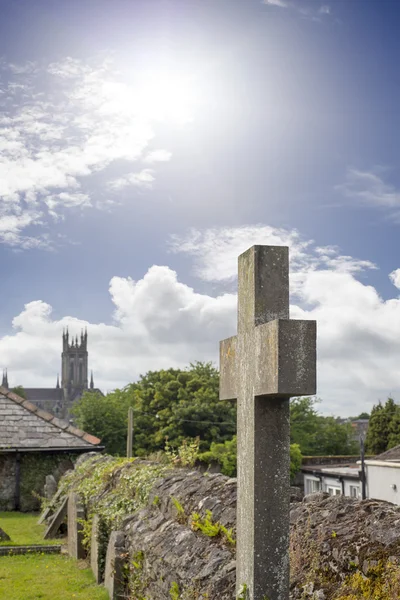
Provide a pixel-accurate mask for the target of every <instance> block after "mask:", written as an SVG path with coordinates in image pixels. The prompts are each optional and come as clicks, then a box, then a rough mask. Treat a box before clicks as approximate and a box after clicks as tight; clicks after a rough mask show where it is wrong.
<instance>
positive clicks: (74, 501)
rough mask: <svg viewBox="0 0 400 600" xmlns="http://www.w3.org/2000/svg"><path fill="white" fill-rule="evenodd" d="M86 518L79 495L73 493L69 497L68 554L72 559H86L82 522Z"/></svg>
mask: <svg viewBox="0 0 400 600" xmlns="http://www.w3.org/2000/svg"><path fill="white" fill-rule="evenodd" d="M84 518H85V511H84V510H83V505H82V502H81V500H80V498H79V496H78V495H77V494H75V493H74V492H71V493H70V494H69V496H68V554H69V555H70V556H72V558H75V559H80V558H85V556H86V552H85V549H84V547H83V526H82V523H81V522H80V521H81V520H82V519H84Z"/></svg>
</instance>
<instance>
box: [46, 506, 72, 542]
mask: <svg viewBox="0 0 400 600" xmlns="http://www.w3.org/2000/svg"><path fill="white" fill-rule="evenodd" d="M67 511H68V496H65V497H64V498H63V499H62V501H61V503H60V506H59V507H58V509H57V511H56V512H55V514H54V516H53V517H52V519H51V521H50V523H49V525H48V527H47V529H46V531H45V534H44V536H43V537H44V539H45V540H48V539H51V538H55V537H56V536H57V534H58V532H59V530H60V527H61V525H62V524H63V523H64V521H65V517H66V516H67Z"/></svg>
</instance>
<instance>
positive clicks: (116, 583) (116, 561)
mask: <svg viewBox="0 0 400 600" xmlns="http://www.w3.org/2000/svg"><path fill="white" fill-rule="evenodd" d="M125 561H126V549H125V534H124V533H123V531H113V532H111V535H110V541H109V542H108V548H107V556H106V571H105V576H104V585H105V587H106V589H107V591H108V595H109V597H110V600H123V599H124V598H125V597H126V596H125V580H124V564H125Z"/></svg>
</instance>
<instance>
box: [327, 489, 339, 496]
mask: <svg viewBox="0 0 400 600" xmlns="http://www.w3.org/2000/svg"><path fill="white" fill-rule="evenodd" d="M327 492H328V494H329V495H330V496H341V495H342V490H341V489H340V488H337V487H328V489H327Z"/></svg>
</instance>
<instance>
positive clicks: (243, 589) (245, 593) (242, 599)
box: [237, 583, 249, 600]
mask: <svg viewBox="0 0 400 600" xmlns="http://www.w3.org/2000/svg"><path fill="white" fill-rule="evenodd" d="M248 597H249V590H248V587H247V584H246V583H243V584H242V585H241V586H240V588H239V591H238V595H237V600H247V599H248Z"/></svg>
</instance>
